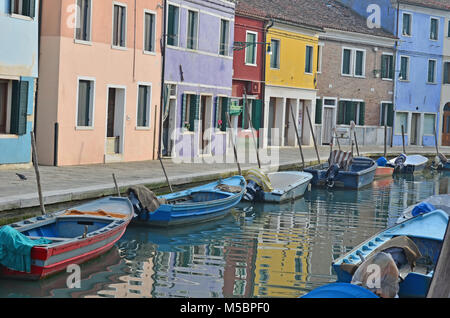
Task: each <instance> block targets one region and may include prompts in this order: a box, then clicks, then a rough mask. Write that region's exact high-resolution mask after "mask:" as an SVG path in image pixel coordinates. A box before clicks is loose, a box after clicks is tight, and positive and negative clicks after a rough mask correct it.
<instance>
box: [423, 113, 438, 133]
mask: <svg viewBox="0 0 450 318" xmlns="http://www.w3.org/2000/svg"><path fill="white" fill-rule="evenodd" d="M435 127H436V115H435V114H425V115H424V116H423V134H424V135H427V136H434V129H435Z"/></svg>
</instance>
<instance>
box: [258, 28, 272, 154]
mask: <svg viewBox="0 0 450 318" xmlns="http://www.w3.org/2000/svg"><path fill="white" fill-rule="evenodd" d="M271 27H273V20H270V21H268V22H267V21H266V22H264V34H263V36H264V41H263V42H264V50H263V67H262V76H261V79H262V85H261V86H262V87H261V97H262V116H261V120H262V123H260V124H261V127H263V129H266V128H267V127H264V121H265V120H264V118H265V108H266V63H267V44H266V41H267V32H269V29H270V28H271ZM266 138H267V136H266ZM258 146H259V145H258Z"/></svg>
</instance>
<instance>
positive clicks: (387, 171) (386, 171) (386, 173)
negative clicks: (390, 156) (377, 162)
mask: <svg viewBox="0 0 450 318" xmlns="http://www.w3.org/2000/svg"><path fill="white" fill-rule="evenodd" d="M393 174H394V168H391V167H377V170H376V171H375V178H386V177H392V175H393Z"/></svg>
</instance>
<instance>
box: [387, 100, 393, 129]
mask: <svg viewBox="0 0 450 318" xmlns="http://www.w3.org/2000/svg"><path fill="white" fill-rule="evenodd" d="M387 112H388V113H387V125H388V127H394V105H393V104H388V108H387Z"/></svg>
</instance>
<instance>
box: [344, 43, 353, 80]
mask: <svg viewBox="0 0 450 318" xmlns="http://www.w3.org/2000/svg"><path fill="white" fill-rule="evenodd" d="M351 59H352V50H349V49H344V51H343V53H342V74H343V75H352V74H351Z"/></svg>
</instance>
